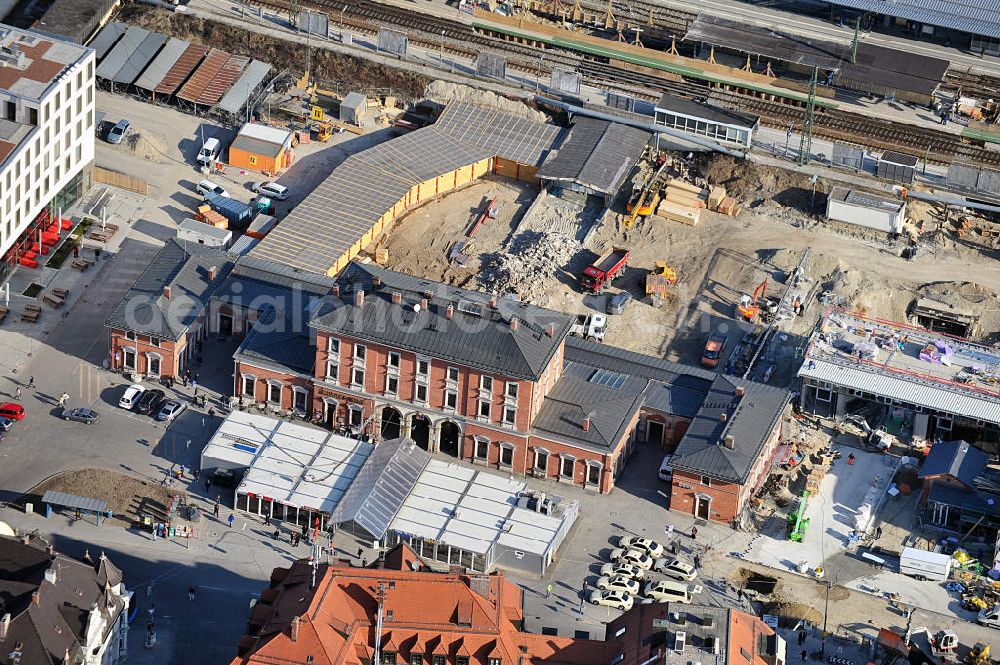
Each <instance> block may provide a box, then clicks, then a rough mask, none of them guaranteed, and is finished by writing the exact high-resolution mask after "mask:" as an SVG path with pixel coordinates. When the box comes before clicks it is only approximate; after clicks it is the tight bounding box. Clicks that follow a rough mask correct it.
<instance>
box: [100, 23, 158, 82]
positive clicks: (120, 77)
mask: <svg viewBox="0 0 1000 665" xmlns="http://www.w3.org/2000/svg"><path fill="white" fill-rule="evenodd" d="M166 43H167V36H166V35H164V34H162V33H159V32H151V33H150V34H149V35H148V36H147V37H146V38H145V39H143V40H142V43H141V44H139V48H137V49H136V50H135V52H134V53H132V55H130V56H129V58H128V60H126V61H125V64H123V65H122V67H121V69H119V70H118V72H117V73H116V74H114V75H113V76H112V77H111V80H112V81H114V82H115V83H123V84H125V85H131V83H132V82H133V81H135V79H136V77H138V76H139V74H140V73H141V72H142V71H143V70H144V69H145V68H146V65H148V64H149V62H150V61H151V60H152V59H153V57H154V56H155V55H156V54H157V52H159V50H160V47H162V46H163V45H164V44H166Z"/></svg>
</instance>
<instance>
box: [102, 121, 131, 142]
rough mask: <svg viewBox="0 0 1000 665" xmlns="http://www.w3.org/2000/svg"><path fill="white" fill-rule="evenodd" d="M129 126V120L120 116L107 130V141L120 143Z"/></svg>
mask: <svg viewBox="0 0 1000 665" xmlns="http://www.w3.org/2000/svg"><path fill="white" fill-rule="evenodd" d="M130 128H131V125H130V124H129V121H128V120H126V119H124V118H122V119H121V120H119V121H118V123H117V124H116V125H115V126H114V127H112V128H111V129H110V130H108V138H107V141H108V143H121V142H122V141H124V140H125V135H126V134H128V130H129V129H130Z"/></svg>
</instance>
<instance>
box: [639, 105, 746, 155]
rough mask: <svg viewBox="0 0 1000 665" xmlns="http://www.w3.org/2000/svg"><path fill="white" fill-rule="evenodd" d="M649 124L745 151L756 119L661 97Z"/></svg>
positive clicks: (733, 112) (729, 111)
mask: <svg viewBox="0 0 1000 665" xmlns="http://www.w3.org/2000/svg"><path fill="white" fill-rule="evenodd" d="M653 124H656V125H662V126H664V127H671V128H673V129H679V130H681V131H684V132H688V133H690V134H696V135H699V136H707V137H708V138H710V139H715V140H717V141H719V142H721V143H725V144H728V145H737V146H740V147H741V148H749V147H750V145H751V143H752V141H753V135H754V132H756V131H757V129H758V128H759V127H760V117H758V116H755V115H750V114H749V113H740V112H739V111H732V110H729V109H723V108H719V107H716V106H709V105H708V104H702V103H700V102H696V101H694V100H693V99H685V98H683V97H674V96H672V95H667V94H665V95H663V96H662V97H660V101H658V102H657V103H656V109H655V111H654V115H653Z"/></svg>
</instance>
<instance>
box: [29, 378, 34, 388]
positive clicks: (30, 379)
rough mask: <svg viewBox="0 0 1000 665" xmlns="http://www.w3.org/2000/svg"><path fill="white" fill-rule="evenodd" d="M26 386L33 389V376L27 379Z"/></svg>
mask: <svg viewBox="0 0 1000 665" xmlns="http://www.w3.org/2000/svg"><path fill="white" fill-rule="evenodd" d="M28 388H29V389H32V390H34V388H35V377H31V378H29V379H28Z"/></svg>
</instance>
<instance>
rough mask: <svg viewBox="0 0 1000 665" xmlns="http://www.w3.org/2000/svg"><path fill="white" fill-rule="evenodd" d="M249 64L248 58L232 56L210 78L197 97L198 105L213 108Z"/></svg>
mask: <svg viewBox="0 0 1000 665" xmlns="http://www.w3.org/2000/svg"><path fill="white" fill-rule="evenodd" d="M249 62H250V58H248V57H246V56H243V55H233V56H230V57H229V60H227V61H226V64H224V65H223V66H222V69H220V70H219V73H218V74H216V75H215V76H213V77H212V80H211V81H209V82H208V85H207V86H206V87H205V90H204V91H203V92H202V93H201V94H200V95H198V103H199V104H203V105H205V106H214V105H215V104H216V103H218V101H219V100H220V99H222V96H223V95H224V94H226V92H228V91H229V88H231V87H232V85H233V83H235V82H236V79H237V78H239V75H240V74H241V73H242V72H243V69H244V68H245V67H246V66H247V64H248V63H249Z"/></svg>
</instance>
